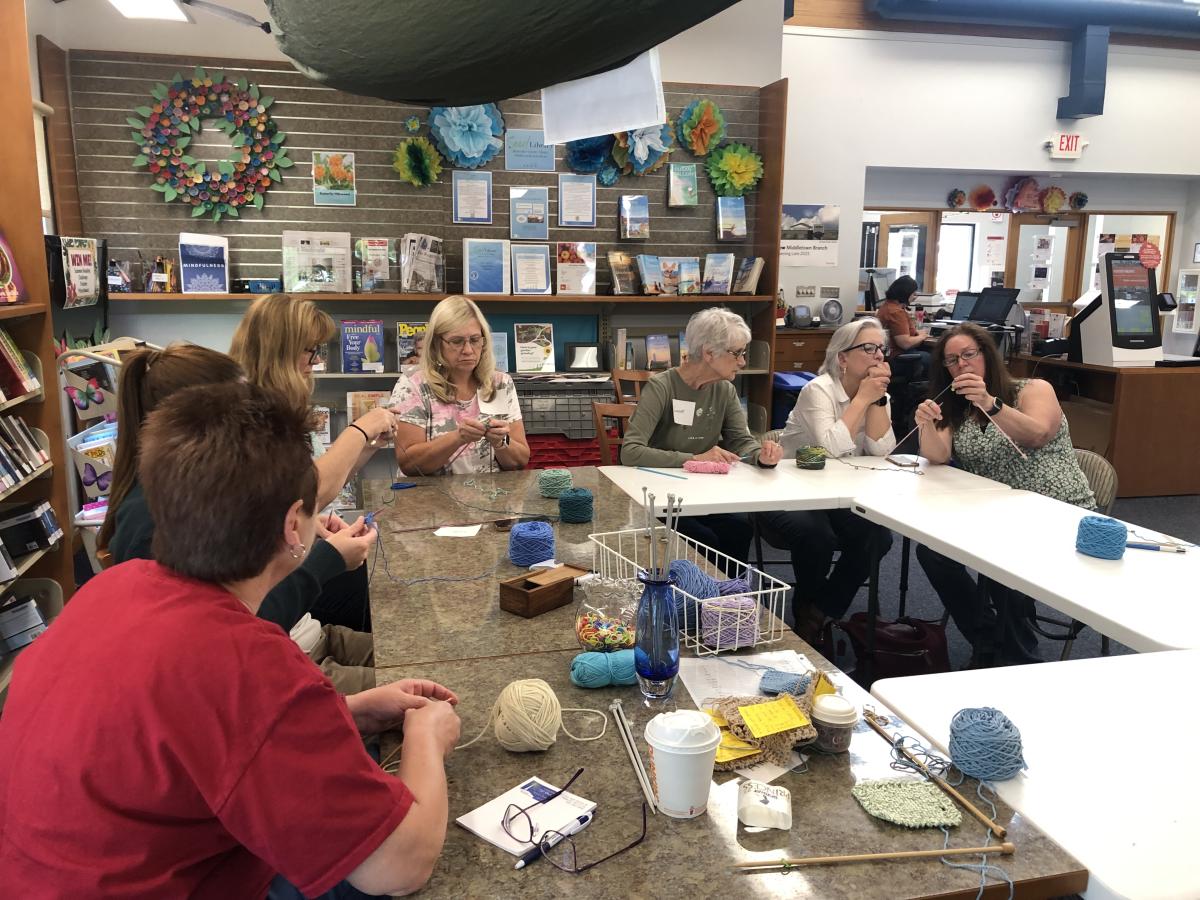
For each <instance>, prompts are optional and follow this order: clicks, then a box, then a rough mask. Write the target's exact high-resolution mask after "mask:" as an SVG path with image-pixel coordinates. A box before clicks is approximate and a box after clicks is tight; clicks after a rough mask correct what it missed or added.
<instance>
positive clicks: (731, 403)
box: [621, 307, 783, 568]
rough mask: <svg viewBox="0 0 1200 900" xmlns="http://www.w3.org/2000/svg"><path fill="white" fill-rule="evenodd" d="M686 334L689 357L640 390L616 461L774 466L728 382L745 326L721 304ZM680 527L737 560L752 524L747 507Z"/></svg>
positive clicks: (740, 361) (741, 362)
mask: <svg viewBox="0 0 1200 900" xmlns="http://www.w3.org/2000/svg"><path fill="white" fill-rule="evenodd" d="M684 339H685V340H686V341H687V345H688V358H687V362H685V363H683V364H682V365H679V366H676V367H675V368H673V369H668V370H667V371H665V372H659V373H658V374H657V375H654V376H653V377H651V379H650V380H649V381H647V382H646V384H645V386H644V387H643V388H642V397H641V400H639V401H638V404H637V409H636V410H635V411H634V413H633V415H632V416H631V417H630V419H629V425H628V426H627V428H626V429H625V442H624V443H623V444H622V445H621V463H622V464H623V465H626V466H648V467H654V466H657V467H660V468H672V467H677V466H682V465H683V464H684V463H685V462H687V461H688V460H692V459H695V460H712V461H714V462H729V463H736V462H737V461H738V460H739V459H741V460H745V461H747V462H749V463H750V464H752V465H758V466H761V467H763V468H774V466H775V465H776V464H777V463H778V462H779V461H780V460H781V459H782V458H783V448H782V447H780V446H779V444H777V443H775V442H774V441H763V442H762V443H761V444H760V443H759V441H758V439H757V438H756V437H755V436H754V435H752V434H751V433H750V429H749V428H748V427H747V426H746V411H745V410H744V409H742V403H741V400H740V399H739V397H738V395H737V390H736V389H735V388H734V386H733V379H734V378H735V377H736V376H737V374H738V372H740V371H741V370H742V369H743V368H744V367H745V365H746V348H747V346H748V345H749V343H750V329H749V327H748V326H747V325H746V323H745V321H744V320H743V319H742V317H741V316H739V315H737V314H736V313H733V312H731V311H730V310H727V309H718V308H715V307H714V308H712V309H702V310H700V311H699V312H698V313H696V314H694V315H693V316H692V317H691V319H689V320H688V324H687V331H686V333H685V335H684ZM685 513H686V508H685ZM679 530H680V532H681V533H683V534H686V535H687V536H688V537H690V538H692V539H693V540H696V541H699V542H700V543H701V544H705V545H707V546H709V547H711V548H712V549H714V550H717V551H719V552H721V553H724V554H725V555H726V556H730V557H732V558H733V559H735V560H738V561H739V562H745V561H746V559H747V555H748V553H749V550H750V537H751V527H750V517H749V515H747V514H745V513H714V514H712V515H707V516H688V515H684V516H683V517H682V518H680V520H679ZM722 568H724V566H723V567H722Z"/></svg>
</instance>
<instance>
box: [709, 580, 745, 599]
mask: <svg viewBox="0 0 1200 900" xmlns="http://www.w3.org/2000/svg"><path fill="white" fill-rule="evenodd" d="M717 590H718V591H720V592H721V596H722V597H730V596H733V595H734V594H748V593H750V590H751V588H750V581H749V580H748V579H746V578H730V579H728V580H727V581H718V582H717Z"/></svg>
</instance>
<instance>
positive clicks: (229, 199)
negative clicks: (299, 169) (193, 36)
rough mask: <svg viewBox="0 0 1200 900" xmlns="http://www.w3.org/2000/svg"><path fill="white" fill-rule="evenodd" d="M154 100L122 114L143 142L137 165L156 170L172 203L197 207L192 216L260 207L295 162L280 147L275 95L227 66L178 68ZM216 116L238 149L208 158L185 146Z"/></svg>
mask: <svg viewBox="0 0 1200 900" xmlns="http://www.w3.org/2000/svg"><path fill="white" fill-rule="evenodd" d="M150 94H151V96H152V97H153V105H151V106H139V107H138V108H137V109H136V110H134V112H136V113H137V115H136V116H129V117H128V118H127V119H126V120H125V121H126V122H128V123H129V124H130V126H132V127H133V129H134V130H133V132H131V136H132V137H133V142H134V143H135V144H137V145H138V152H137V155H136V156H134V158H133V165H134V168H143V167H144V168H145V169H146V170H147V171H148V172H149V173H150V175H152V176H153V177H154V184H152V185H151V187H152V188H153V189H154V190H156V191H158V192H159V193H161V194H162V195H163V200H164V201H166V202H167V203H170V202H171V201H172V200H179V201H180V202H181V203H186V204H187V205H189V206H191V207H192V216H193V218H194V217H197V216H203V215H211V216H212V218H213V221H214V222H219V221H220V220H221V217H222V216H232V217H233V218H238V217H239V212H238V210H240V209H244V208H246V207H248V206H252V207H254V208H255V209H262V205H263V195H264V194H265V193H266V191H267V189H268V188H269V187H270V186H271V185H272V184H274V183H275V182H277V181H281V180H282V179H283V173H282V170H283V169H287V168H290V167H291V166H293V165H294V163H293V161H292V160H290V159H288V156H287V150H286V148H284V147H283V141H284V138H285V135H283V134H280V133H279V130H278V128H277V126H276V125H275V122H274V121H273V120H272V119H271V114H270V113H269V112H268V109H269V108H270V107H271V104H273V103H274V102H275V100H274V98H272V97H263V96H261V95H260V94H259V90H258V85H256V84H249V83H248V82H247V81H246V79H245V78H239V79H236V80H235V79H233V78H230V77H226V76H225V75H224V74H223V73H214V74H211V75H210V74H209V73H208V72H206V71H204V69H202V68H200V67H199V66H196V68H195V70H194V71H193V72H192V76H191V77H190V78H184V77H183V76H182V75H180V74H179V73H178V72H176V73H175V75H174V77H173V78H172V79H171V81H170V83H168V84H156V85H155V86H154V88H153V89H152V90H151V91H150ZM205 121H209V122H212V123H213V124H214V125H215V127H216V128H218V129H219V130H220V131H221V132H223V133H224V134H225V136H226V137H227V138H229V143H230V144H231V145H232V147H233V150H232V152H231V153H230V154H229V156H228V157H227V158H225V159H223V160H221V161H220V162H217V163H212V164H206V163H204V162H203V161H200V160H197V159H195V158H194V157H192V156H189V155H188V154H187V152H186V151H187V147H188V145H189V144H190V143H191V140H192V136H193V135H199V134H200V131H201V129H202V127H203V126H202V123H203V122H205Z"/></svg>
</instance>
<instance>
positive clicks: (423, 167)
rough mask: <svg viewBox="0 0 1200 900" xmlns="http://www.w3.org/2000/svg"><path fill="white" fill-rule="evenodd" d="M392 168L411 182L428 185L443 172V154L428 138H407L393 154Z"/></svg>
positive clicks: (412, 183) (419, 185)
mask: <svg viewBox="0 0 1200 900" xmlns="http://www.w3.org/2000/svg"><path fill="white" fill-rule="evenodd" d="M392 169H394V170H395V172H396V174H397V175H399V176H400V177H401V178H402V179H403V180H404V181H407V182H408V183H409V184H411V185H414V186H416V187H428V186H429V185H431V184H435V183H436V182H437V180H438V176H439V175H441V174H442V156H441V154H440V153H438V152H437V148H436V147H434V146H433V144H432V143H431V142H430V140H429V139H428V138H424V137H412V138H405V139H404V140H403V141H401V142H400V144H399V145H398V146H397V147H396V152H395V153H393V154H392Z"/></svg>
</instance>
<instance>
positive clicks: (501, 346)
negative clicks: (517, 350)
mask: <svg viewBox="0 0 1200 900" xmlns="http://www.w3.org/2000/svg"><path fill="white" fill-rule="evenodd" d="M492 356H494V357H495V358H496V371H497V372H507V371H508V335H507V334H505V333H504V332H503V331H493V332H492Z"/></svg>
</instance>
